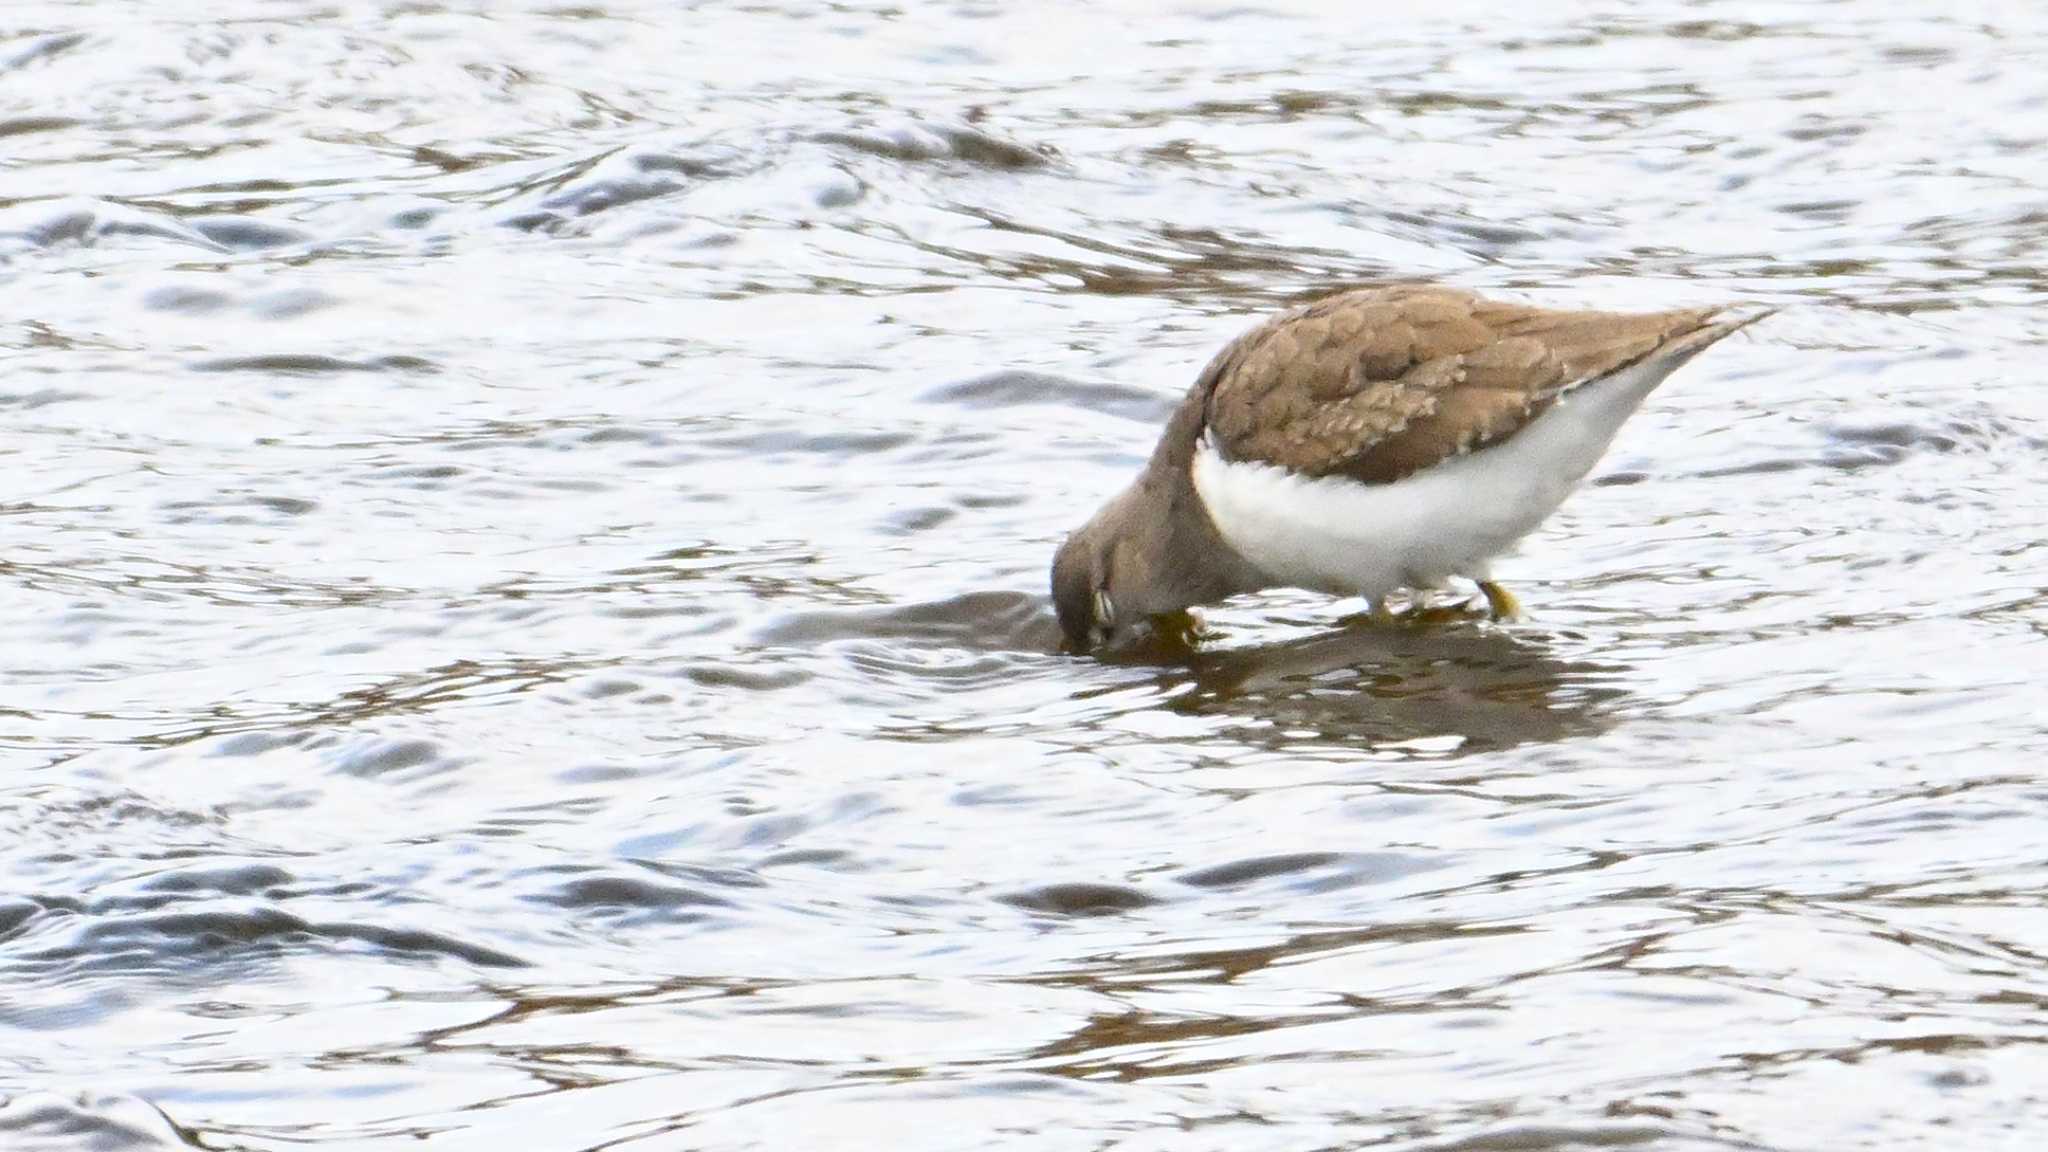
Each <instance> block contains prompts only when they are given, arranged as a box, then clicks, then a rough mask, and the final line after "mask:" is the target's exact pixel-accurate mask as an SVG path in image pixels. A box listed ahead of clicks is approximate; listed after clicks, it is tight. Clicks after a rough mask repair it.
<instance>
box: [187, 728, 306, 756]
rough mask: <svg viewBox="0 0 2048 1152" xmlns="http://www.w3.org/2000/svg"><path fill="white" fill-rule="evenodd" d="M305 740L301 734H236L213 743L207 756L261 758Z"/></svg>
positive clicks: (304, 735)
mask: <svg viewBox="0 0 2048 1152" xmlns="http://www.w3.org/2000/svg"><path fill="white" fill-rule="evenodd" d="M305 740H306V733H303V732H289V733H287V732H238V733H236V734H235V735H233V736H226V737H223V738H221V739H220V740H219V741H218V742H217V743H215V744H214V745H213V747H212V749H210V750H209V751H208V753H207V755H209V756H261V755H263V754H264V753H265V752H274V751H276V750H277V749H279V748H289V747H291V746H293V745H295V744H302V743H304V742H305Z"/></svg>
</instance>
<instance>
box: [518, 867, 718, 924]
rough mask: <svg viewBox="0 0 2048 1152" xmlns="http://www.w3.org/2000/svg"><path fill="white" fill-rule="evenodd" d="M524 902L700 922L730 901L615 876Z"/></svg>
mask: <svg viewBox="0 0 2048 1152" xmlns="http://www.w3.org/2000/svg"><path fill="white" fill-rule="evenodd" d="M527 899H528V900H530V901H532V902H534V903H539V904H546V905H549V906H550V907H555V908H561V909H565V910H568V911H573V912H589V913H597V914H612V915H617V914H621V913H643V914H647V913H652V914H658V915H660V916H661V917H662V918H664V919H668V920H680V921H693V920H699V919H702V918H703V915H704V911H705V910H706V909H709V908H730V907H732V901H730V900H728V899H726V898H725V897H723V896H718V895H715V894H713V893H710V892H706V891H704V890H703V889H701V888H697V887H691V886H688V885H684V884H673V883H664V882H662V881H659V880H653V879H649V878H648V877H645V876H632V875H622V874H617V873H613V874H608V875H600V876H580V877H578V878H576V879H574V880H569V881H565V882H563V883H561V884H559V885H556V886H555V887H554V888H553V889H551V890H549V891H547V892H545V893H541V894H537V895H533V896H529V897H527Z"/></svg>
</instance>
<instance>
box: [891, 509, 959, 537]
mask: <svg viewBox="0 0 2048 1152" xmlns="http://www.w3.org/2000/svg"><path fill="white" fill-rule="evenodd" d="M959 514H960V513H959V511H958V510H957V509H953V508H906V509H902V510H900V511H896V512H891V513H890V514H889V515H887V516H885V517H883V518H882V523H881V525H880V527H879V528H878V531H880V532H881V533H882V534H883V535H884V536H915V535H917V534H918V533H920V532H929V531H931V530H932V529H934V528H937V527H940V526H941V525H943V524H945V523H946V522H947V521H949V520H952V519H953V518H954V517H956V516H958V515H959Z"/></svg>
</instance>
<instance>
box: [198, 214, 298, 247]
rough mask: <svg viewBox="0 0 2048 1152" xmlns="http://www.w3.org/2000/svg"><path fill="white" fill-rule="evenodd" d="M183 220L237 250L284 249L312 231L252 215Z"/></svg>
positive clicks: (223, 245) (208, 237) (200, 217)
mask: <svg viewBox="0 0 2048 1152" xmlns="http://www.w3.org/2000/svg"><path fill="white" fill-rule="evenodd" d="M185 222H186V223H187V224H189V225H191V226H192V229H193V230H194V231H196V232H198V233H199V234H200V235H201V236H204V237H206V238H207V239H208V240H211V241H213V242H214V243H216V244H218V245H220V246H221V247H223V248H232V249H234V250H235V251H237V252H256V251H261V250H263V249H265V248H287V247H290V246H292V245H295V244H304V243H306V242H308V241H310V240H311V239H313V234H312V233H310V232H307V231H305V230H304V229H300V228H294V227H291V226H290V225H286V224H273V223H271V222H270V221H268V220H258V219H256V218H255V217H252V216H196V217H191V218H188V219H187V220H186V221H185Z"/></svg>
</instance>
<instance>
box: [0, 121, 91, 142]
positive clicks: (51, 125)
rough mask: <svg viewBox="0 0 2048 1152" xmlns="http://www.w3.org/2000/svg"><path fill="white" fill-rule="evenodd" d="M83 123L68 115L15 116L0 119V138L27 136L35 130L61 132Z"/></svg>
mask: <svg viewBox="0 0 2048 1152" xmlns="http://www.w3.org/2000/svg"><path fill="white" fill-rule="evenodd" d="M83 123H85V121H83V120H74V119H72V118H71V117H69V116H17V117H15V118H14V119H12V120H0V139H5V138H6V137H9V136H28V135H31V134H33V133H36V132H61V131H63V130H64V129H66V128H76V127H78V126H79V125H80V124H83Z"/></svg>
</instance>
